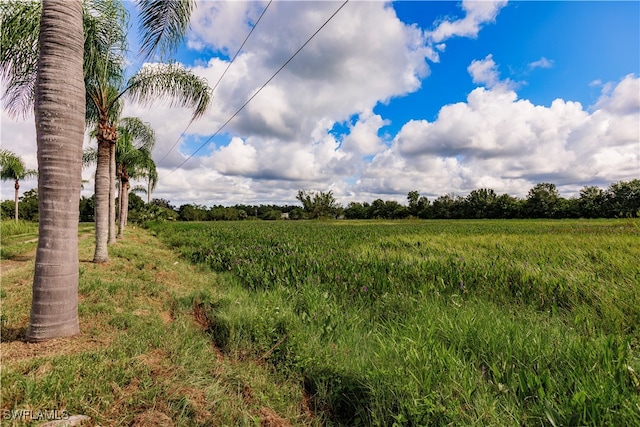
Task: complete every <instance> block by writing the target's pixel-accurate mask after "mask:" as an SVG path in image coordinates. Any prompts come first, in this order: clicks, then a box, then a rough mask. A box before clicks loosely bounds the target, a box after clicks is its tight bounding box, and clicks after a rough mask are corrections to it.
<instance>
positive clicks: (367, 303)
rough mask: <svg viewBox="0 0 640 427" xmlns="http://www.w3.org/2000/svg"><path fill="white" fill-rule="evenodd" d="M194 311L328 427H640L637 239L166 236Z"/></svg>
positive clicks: (484, 229)
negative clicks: (213, 284)
mask: <svg viewBox="0 0 640 427" xmlns="http://www.w3.org/2000/svg"><path fill="white" fill-rule="evenodd" d="M151 230H152V232H153V233H154V234H156V235H157V236H159V237H160V238H161V239H162V240H163V241H164V242H166V243H167V244H168V245H169V246H170V247H172V248H173V249H174V250H176V251H178V252H179V253H180V254H181V255H182V256H184V257H185V258H186V259H189V260H191V261H192V262H194V263H198V264H205V265H207V266H209V267H210V268H211V269H213V270H214V271H216V272H218V273H221V274H222V275H221V276H220V277H222V278H224V279H225V280H223V281H222V282H221V283H220V284H219V285H218V286H219V287H218V289H217V294H216V296H213V295H212V294H209V293H203V294H202V295H201V296H200V298H199V300H198V304H199V306H200V307H202V308H203V311H204V312H205V314H206V318H207V320H208V323H209V333H210V334H211V337H212V339H213V340H214V341H215V343H216V345H217V346H218V347H219V348H220V349H221V350H222V351H223V353H224V354H225V355H228V356H229V357H235V358H238V359H241V360H242V359H247V358H249V359H258V360H266V361H269V362H270V363H271V364H272V365H273V366H275V368H276V370H277V372H278V373H280V374H283V375H284V376H285V377H287V378H291V379H292V380H293V381H298V382H300V384H301V385H302V387H303V388H304V391H305V393H306V395H307V396H308V400H309V401H310V404H311V405H312V408H313V410H314V412H315V414H316V416H317V417H318V418H316V419H317V420H320V421H321V423H323V424H344V425H392V424H394V423H395V424H396V425H483V426H484V425H505V426H506V425H509V426H511V425H536V426H537V425H558V426H559V425H592V426H602V425H626V426H629V425H640V339H639V336H640V267H639V266H640V263H639V262H638V259H640V223H639V222H638V220H593V221H583V220H581V221H404V222H371V221H367V222H351V221H342V222H285V221H276V222H224V223H223V222H217V223H164V224H155V225H153V226H152V227H151Z"/></svg>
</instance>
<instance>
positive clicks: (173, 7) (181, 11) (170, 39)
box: [137, 0, 195, 59]
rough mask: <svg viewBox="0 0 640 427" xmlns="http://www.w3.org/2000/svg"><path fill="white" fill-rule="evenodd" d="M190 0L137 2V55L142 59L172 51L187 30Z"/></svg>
mask: <svg viewBox="0 0 640 427" xmlns="http://www.w3.org/2000/svg"><path fill="white" fill-rule="evenodd" d="M194 5H195V2H194V1H193V0H139V1H138V2H137V6H138V10H139V12H140V28H139V32H140V35H141V41H140V46H141V48H140V53H141V54H142V55H143V57H144V58H145V59H150V58H152V57H153V56H154V55H155V54H159V55H160V57H161V58H163V57H166V56H167V55H170V54H171V53H173V52H175V50H176V49H177V47H178V46H179V45H180V42H181V41H182V39H183V38H184V35H185V34H186V32H187V29H188V27H189V19H190V18H191V11H192V10H193V7H194Z"/></svg>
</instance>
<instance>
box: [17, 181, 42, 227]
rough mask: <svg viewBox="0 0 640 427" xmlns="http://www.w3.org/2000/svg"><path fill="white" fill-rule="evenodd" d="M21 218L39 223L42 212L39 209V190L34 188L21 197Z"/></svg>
mask: <svg viewBox="0 0 640 427" xmlns="http://www.w3.org/2000/svg"><path fill="white" fill-rule="evenodd" d="M20 206H21V208H20V218H22V219H24V220H25V221H38V220H39V218H40V210H39V208H38V189H37V188H32V189H31V190H28V191H25V192H24V194H23V195H22V197H20Z"/></svg>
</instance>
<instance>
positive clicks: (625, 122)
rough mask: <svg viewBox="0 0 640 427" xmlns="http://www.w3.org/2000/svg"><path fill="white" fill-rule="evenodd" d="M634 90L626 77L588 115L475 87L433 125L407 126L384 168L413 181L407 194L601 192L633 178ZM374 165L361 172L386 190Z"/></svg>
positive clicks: (638, 137) (637, 115)
mask: <svg viewBox="0 0 640 427" xmlns="http://www.w3.org/2000/svg"><path fill="white" fill-rule="evenodd" d="M639 84H640V79H639V78H638V77H635V76H631V75H630V76H627V77H625V78H624V79H623V80H621V81H620V82H618V83H617V84H616V85H615V87H614V89H612V90H611V92H610V93H608V94H604V95H603V96H602V97H601V98H600V100H599V101H598V103H597V104H596V108H595V110H594V111H593V112H589V111H587V110H585V109H584V108H583V106H582V105H581V104H580V103H577V102H571V101H565V100H562V99H556V100H555V101H553V103H552V104H551V105H550V106H549V107H545V106H541V105H534V104H533V103H531V102H530V101H529V100H525V99H518V97H517V95H516V93H515V92H513V91H507V92H505V91H503V90H491V89H485V88H477V89H475V90H473V91H472V92H471V93H470V94H469V96H468V97H467V100H466V102H461V103H457V104H451V105H446V106H444V107H443V108H442V109H441V110H440V112H439V114H438V117H437V119H436V120H434V121H433V122H429V121H426V120H414V121H410V122H408V123H407V124H406V125H405V126H404V127H403V128H402V129H401V130H400V132H399V133H398V135H397V136H396V138H395V139H394V144H393V146H392V148H391V149H389V150H388V152H386V153H385V155H384V156H385V164H386V165H392V164H396V165H400V164H401V165H402V168H401V170H402V172H401V174H402V175H404V176H408V177H412V178H415V180H414V181H413V182H414V187H413V188H421V189H423V190H425V191H426V192H428V193H436V194H445V193H449V192H455V193H462V194H466V193H468V192H469V191H471V190H473V189H475V188H480V187H482V186H486V185H487V184H493V188H494V189H496V190H497V191H507V192H510V193H511V194H516V195H520V196H524V195H526V192H527V189H529V188H531V187H532V186H533V185H535V184H536V183H538V182H541V181H551V182H554V183H556V184H558V185H559V186H560V187H562V186H567V187H571V186H574V187H575V186H576V185H578V183H584V182H591V183H594V184H598V185H603V186H606V185H608V184H609V183H611V182H614V181H617V180H626V179H630V178H631V177H637V174H638V171H639V169H640V152H638V141H640V126H639V124H640V108H639V102H638V96H639V95H638V94H639V93H640V91H638V90H637V89H638V88H639V86H638V85H639ZM378 165H379V162H378V161H377V159H374V162H373V163H372V164H371V168H372V169H370V170H368V171H367V173H368V174H369V175H372V174H373V175H375V174H378V175H379V176H380V177H381V178H380V179H381V181H380V182H379V187H380V188H382V189H386V188H388V187H389V183H388V182H387V181H388V180H390V181H393V182H395V183H396V184H397V182H399V181H396V180H394V178H391V176H393V175H391V174H389V175H388V176H389V178H382V176H383V175H382V171H381V170H380V169H377V168H378ZM421 171H424V173H421ZM407 181H408V182H409V183H411V179H407ZM420 184H422V185H424V187H418V186H419V185H420ZM438 185H441V187H440V188H439V189H438V188H437V186H438ZM411 188H412V187H406V186H405V187H404V190H406V191H409V190H410V189H411ZM367 190H368V191H372V188H367Z"/></svg>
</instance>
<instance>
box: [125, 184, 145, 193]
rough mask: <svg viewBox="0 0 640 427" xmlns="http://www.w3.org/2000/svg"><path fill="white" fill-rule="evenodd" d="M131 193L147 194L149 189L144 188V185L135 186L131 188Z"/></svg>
mask: <svg viewBox="0 0 640 427" xmlns="http://www.w3.org/2000/svg"><path fill="white" fill-rule="evenodd" d="M129 191H131V192H132V193H136V194H147V189H146V188H144V186H142V185H135V186H133V187H131V190H129Z"/></svg>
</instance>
